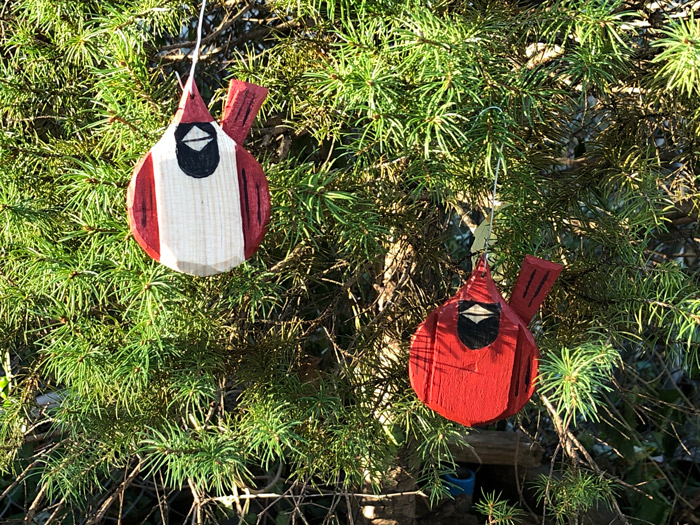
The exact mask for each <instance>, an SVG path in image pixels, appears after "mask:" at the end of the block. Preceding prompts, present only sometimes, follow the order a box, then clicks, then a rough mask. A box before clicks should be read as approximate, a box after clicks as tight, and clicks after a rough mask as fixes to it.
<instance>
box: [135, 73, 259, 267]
mask: <svg viewBox="0 0 700 525" xmlns="http://www.w3.org/2000/svg"><path fill="white" fill-rule="evenodd" d="M193 69H194V67H193ZM266 96H267V89H266V88H263V87H260V86H257V85H255V84H249V83H247V82H241V81H239V80H232V81H231V83H230V85H229V92H228V98H227V101H226V106H225V108H224V112H223V116H222V119H221V125H219V124H217V123H216V122H215V121H214V119H213V118H212V116H211V114H210V113H209V110H208V109H207V106H206V105H205V104H204V101H203V100H202V97H201V96H200V94H199V91H198V90H197V86H196V84H195V83H194V80H193V77H192V76H191V75H190V78H189V80H188V81H187V83H186V84H185V87H184V89H183V93H182V98H181V99H180V104H179V106H178V110H177V113H176V114H175V117H174V118H173V121H172V122H171V124H170V126H169V127H168V129H167V130H166V131H165V134H164V135H163V137H162V138H161V139H160V140H159V141H158V143H157V144H156V145H155V146H153V147H152V148H151V150H150V151H149V152H148V153H147V154H146V156H145V157H144V158H143V159H142V160H141V161H140V162H139V163H138V165H137V166H136V168H135V169H134V173H133V176H132V179H131V183H130V185H129V189H128V192H127V209H128V215H129V227H130V229H131V232H132V233H133V235H134V238H135V239H136V241H137V242H138V243H139V244H140V245H141V247H142V248H143V249H144V250H145V251H146V253H148V254H149V255H150V256H151V257H153V258H154V259H155V260H157V261H160V262H161V263H162V264H164V265H166V266H168V267H169V268H172V269H173V270H177V271H179V272H183V273H188V274H192V275H199V276H206V275H213V274H216V273H221V272H226V271H228V270H230V269H231V268H233V267H235V266H237V265H238V264H240V263H242V262H243V261H244V260H245V259H247V258H249V257H250V256H251V255H252V254H253V253H254V252H255V251H256V250H257V248H258V246H260V243H261V241H262V238H263V236H264V235H265V232H266V229H267V224H268V221H269V218H270V192H269V189H268V184H267V179H266V178H265V174H264V173H263V170H262V167H261V166H260V164H259V163H258V162H257V161H256V160H255V158H253V156H252V155H251V154H250V153H248V152H247V151H246V150H245V149H243V147H242V144H243V141H244V139H245V137H246V135H247V134H248V131H249V130H250V127H251V125H252V123H253V120H254V119H255V116H256V115H257V113H258V110H259V109H260V106H261V104H262V102H263V100H265V97H266Z"/></svg>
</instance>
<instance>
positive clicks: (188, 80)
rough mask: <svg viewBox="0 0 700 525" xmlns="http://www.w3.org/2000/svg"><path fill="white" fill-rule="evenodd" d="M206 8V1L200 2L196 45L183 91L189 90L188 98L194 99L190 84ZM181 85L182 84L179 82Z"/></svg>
mask: <svg viewBox="0 0 700 525" xmlns="http://www.w3.org/2000/svg"><path fill="white" fill-rule="evenodd" d="M206 7H207V0H202V7H201V9H200V10H199V21H198V22H197V43H196V44H195V46H194V56H193V57H192V66H191V67H190V76H189V78H188V79H187V84H186V85H185V89H187V88H189V89H190V97H191V98H194V93H192V83H193V82H194V70H195V68H196V67H197V62H199V48H200V46H201V45H202V25H203V23H204V9H205V8H206ZM177 78H178V82H180V76H179V75H177ZM180 85H182V82H180Z"/></svg>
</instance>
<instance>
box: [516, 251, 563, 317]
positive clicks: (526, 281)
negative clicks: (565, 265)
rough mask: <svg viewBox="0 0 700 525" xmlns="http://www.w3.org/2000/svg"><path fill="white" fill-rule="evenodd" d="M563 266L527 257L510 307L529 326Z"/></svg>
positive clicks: (530, 256)
mask: <svg viewBox="0 0 700 525" xmlns="http://www.w3.org/2000/svg"><path fill="white" fill-rule="evenodd" d="M561 270H562V266H561V265H559V264H556V263H553V262H549V261H545V260H543V259H538V258H537V257H533V256H532V255H526V256H525V260H524V261H523V266H522V268H521V269H520V275H518V280H517V282H516V283H515V288H513V294H512V295H511V297H510V303H509V304H510V307H511V308H512V309H513V310H515V312H516V313H517V314H518V315H519V316H520V318H521V319H522V320H523V322H524V323H525V325H528V324H529V323H530V321H531V320H532V317H533V316H534V315H535V312H536V311H537V309H538V308H539V307H540V305H541V304H542V302H543V301H544V298H545V296H546V295H547V292H549V290H550V289H551V288H552V285H553V284H554V281H556V280H557V277H559V274H560V273H561Z"/></svg>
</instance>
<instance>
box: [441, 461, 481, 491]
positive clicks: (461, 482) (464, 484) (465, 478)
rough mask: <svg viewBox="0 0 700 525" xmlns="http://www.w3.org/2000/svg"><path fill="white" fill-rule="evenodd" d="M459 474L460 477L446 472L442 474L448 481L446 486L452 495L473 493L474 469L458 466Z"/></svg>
mask: <svg viewBox="0 0 700 525" xmlns="http://www.w3.org/2000/svg"><path fill="white" fill-rule="evenodd" d="M459 474H460V475H461V476H462V477H461V478H455V477H453V476H450V475H448V474H445V475H444V476H442V479H444V480H445V481H447V482H448V483H449V485H448V486H447V488H448V489H449V491H450V494H451V495H452V496H461V495H462V494H466V495H467V496H471V495H473V494H474V477H475V476H474V471H472V470H469V469H468V468H460V469H459Z"/></svg>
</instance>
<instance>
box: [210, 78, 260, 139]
mask: <svg viewBox="0 0 700 525" xmlns="http://www.w3.org/2000/svg"><path fill="white" fill-rule="evenodd" d="M265 97H267V88H264V87H262V86H257V85H255V84H250V83H248V82H243V81H241V80H231V82H230V83H229V86H228V97H227V98H226V105H225V106H224V112H223V116H222V117H221V127H222V128H223V130H224V131H225V132H226V134H227V135H228V136H229V137H231V138H232V139H233V140H234V141H235V142H236V144H243V141H244V140H245V138H246V137H247V136H248V132H249V131H250V127H251V126H252V125H253V121H254V120H255V116H256V115H257V114H258V111H260V106H262V103H263V101H264V100H265Z"/></svg>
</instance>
